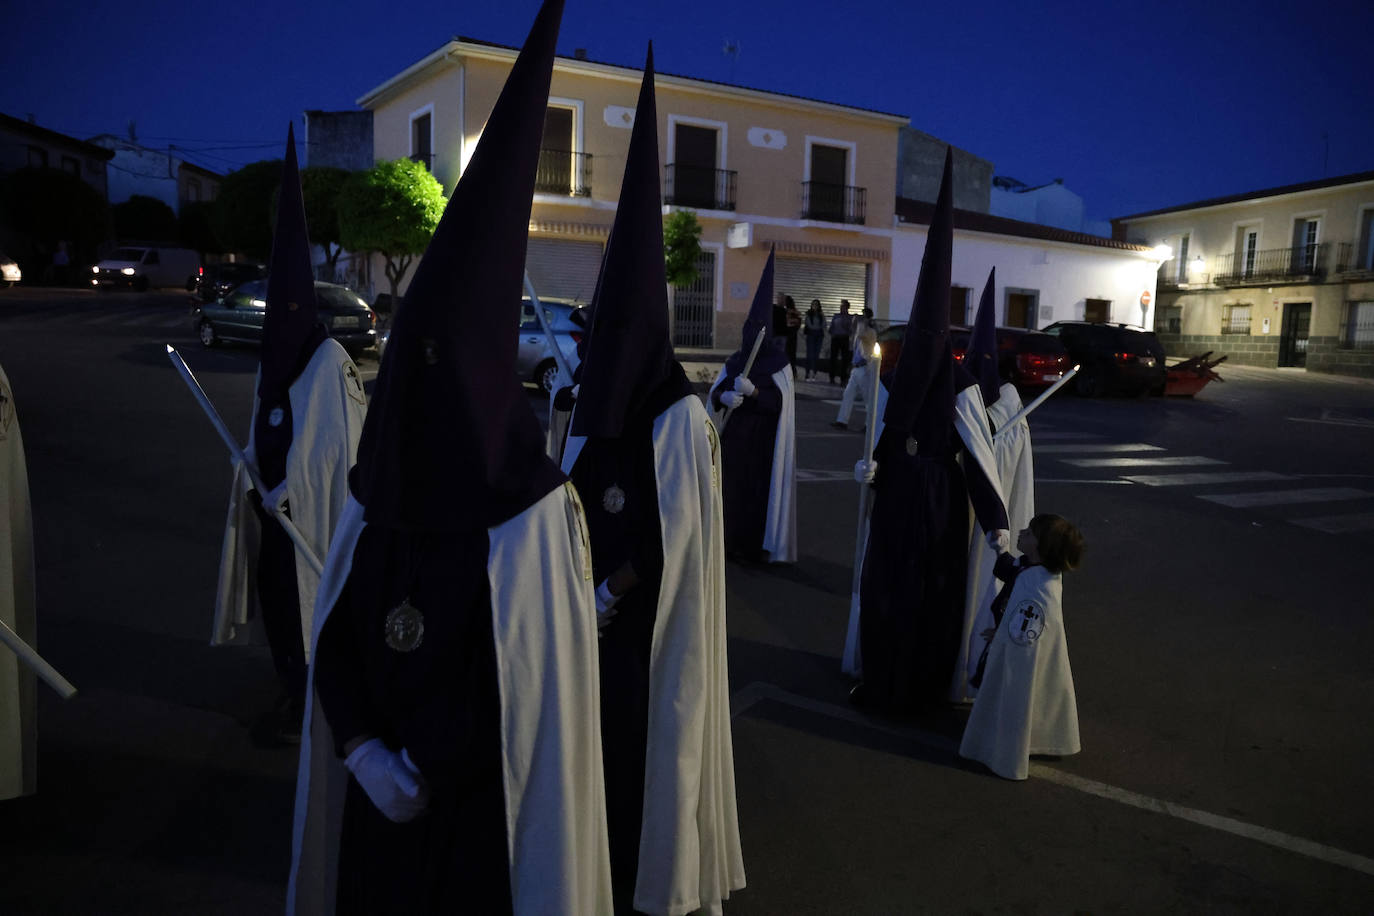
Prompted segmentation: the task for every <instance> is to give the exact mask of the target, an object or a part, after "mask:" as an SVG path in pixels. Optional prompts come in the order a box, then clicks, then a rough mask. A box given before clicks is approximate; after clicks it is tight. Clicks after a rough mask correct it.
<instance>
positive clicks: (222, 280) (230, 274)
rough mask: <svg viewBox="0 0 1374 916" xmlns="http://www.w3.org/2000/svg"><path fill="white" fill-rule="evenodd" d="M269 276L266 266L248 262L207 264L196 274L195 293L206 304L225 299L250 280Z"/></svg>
mask: <svg viewBox="0 0 1374 916" xmlns="http://www.w3.org/2000/svg"><path fill="white" fill-rule="evenodd" d="M266 276H267V265H266V264H252V263H249V262H246V261H239V262H231V261H225V262H223V263H221V264H206V265H205V266H204V267H202V268H200V269H199V270H198V271H197V273H196V278H195V281H196V284H195V285H196V288H195V292H196V294H197V295H198V296H200V298H201V299H202V300H203V301H205V302H214V301H215V300H216V299H223V298H224V297H225V296H227V295H228V294H229V293H230V292H231V291H232V290H233V289H234V288H235V287H236V286H238V285H239V284H241V283H247V282H248V281H249V280H261V279H262V278H263V277H266Z"/></svg>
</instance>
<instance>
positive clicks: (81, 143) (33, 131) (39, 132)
mask: <svg viewBox="0 0 1374 916" xmlns="http://www.w3.org/2000/svg"><path fill="white" fill-rule="evenodd" d="M0 127H6V128H9V129H10V130H13V131H16V132H21V133H27V134H29V135H30V136H33V137H37V138H39V139H40V140H46V141H48V142H49V143H65V144H67V145H68V146H74V147H76V148H78V149H80V150H82V151H83V152H85V154H86V155H87V156H94V157H95V158H98V159H104V160H105V161H106V162H109V161H110V160H111V159H113V158H114V152H113V151H112V150H107V149H105V147H103V146H96V145H95V144H94V143H87V142H86V141H85V140H78V139H76V138H75V137H71V136H68V135H67V134H64V133H61V132H59V131H55V130H49V129H48V128H46V127H39V126H38V125H37V124H31V123H30V122H28V121H24V120H21V119H20V118H13V117H10V116H9V115H7V114H0Z"/></svg>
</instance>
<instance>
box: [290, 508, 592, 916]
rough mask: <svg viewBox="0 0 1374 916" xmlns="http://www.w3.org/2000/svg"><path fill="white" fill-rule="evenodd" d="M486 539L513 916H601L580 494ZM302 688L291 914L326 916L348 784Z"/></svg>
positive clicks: (343, 569)
mask: <svg viewBox="0 0 1374 916" xmlns="http://www.w3.org/2000/svg"><path fill="white" fill-rule="evenodd" d="M363 511H364V510H363V507H362V506H361V505H359V504H358V503H357V502H356V501H354V500H353V499H351V498H350V499H349V500H348V505H347V507H346V509H345V513H344V516H343V518H342V519H341V521H340V524H339V528H338V531H337V533H336V536H335V539H334V544H333V546H332V547H331V549H330V552H329V559H328V561H327V562H326V563H325V574H324V578H323V579H322V580H321V583H320V589H319V593H318V596H317V599H316V606H315V614H314V635H313V639H312V643H313V640H316V639H318V638H319V633H320V631H321V629H322V628H323V627H324V622H325V620H326V619H327V618H328V616H329V613H330V611H331V610H332V609H333V607H334V605H335V603H337V601H338V599H339V595H340V594H341V593H342V591H343V587H344V583H345V582H346V580H347V579H348V574H349V570H350V569H351V568H352V564H353V552H354V549H355V548H356V546H357V543H358V538H359V536H360V535H361V534H362V530H363V528H364V527H365V524H366V523H365V522H364V520H363ZM488 535H489V538H490V550H489V552H488V555H487V575H488V581H489V582H490V585H491V610H492V632H493V636H494V639H495V649H496V670H497V678H498V682H499V683H498V689H499V693H500V699H501V766H502V775H503V780H504V783H505V795H506V838H507V843H508V848H507V854H508V857H509V862H510V882H511V901H512V904H513V912H514V913H515V914H516V916H532V914H566V916H581V914H583V913H588V914H593V913H595V914H600V913H610V912H611V909H612V902H611V865H610V853H609V849H608V846H607V840H606V796H605V787H604V783H603V781H602V779H603V776H602V765H601V724H600V704H601V701H600V694H599V685H600V679H599V677H598V673H597V644H596V612H595V606H596V604H595V598H594V597H593V589H594V588H595V585H594V583H593V582H592V572H591V570H592V565H591V564H592V561H591V550H590V545H589V543H588V540H587V529H586V523H585V521H584V518H583V514H582V506H581V503H579V501H578V498H577V493H576V491H575V490H574V489H573V487H572V485H571V484H564V485H563V486H561V487H558V488H556V489H554V490H552V491H550V492H549V493H548V494H547V495H545V496H544V497H543V498H542V499H540V500H539V501H538V502H537V503H535V504H534V505H533V506H531V507H530V508H528V509H526V510H525V511H524V512H522V513H521V514H519V515H517V516H515V517H514V518H512V519H509V520H508V521H506V522H503V523H502V524H500V525H498V526H496V527H494V528H491V529H488ZM532 571H538V572H537V573H536V574H531V573H532ZM310 679H311V683H310V689H309V695H310V697H311V702H310V704H309V706H308V707H307V709H306V716H305V727H304V733H305V734H306V735H308V736H309V740H308V741H305V742H303V743H302V745H301V756H300V768H299V770H298V774H297V779H296V814H295V826H294V831H293V836H292V856H291V876H290V884H289V886H288V890H287V912H288V914H300V916H324V914H332V913H333V912H334V911H335V891H336V888H337V881H338V841H339V827H340V823H341V821H342V814H343V798H344V791H345V788H346V786H347V783H348V772H347V770H345V769H344V766H343V763H342V761H340V760H339V759H338V758H337V757H336V756H335V755H334V741H333V737H332V735H331V734H330V731H329V725H328V722H327V721H326V719H325V717H324V714H323V712H322V711H321V709H320V705H319V698H318V697H317V696H316V695H315V691H314V666H311V668H310Z"/></svg>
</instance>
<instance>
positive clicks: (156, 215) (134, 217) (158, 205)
mask: <svg viewBox="0 0 1374 916" xmlns="http://www.w3.org/2000/svg"><path fill="white" fill-rule="evenodd" d="M110 218H111V219H112V220H113V221H114V231H115V237H116V238H119V239H124V240H129V241H132V240H134V239H138V240H139V241H145V242H166V241H171V240H172V239H174V238H176V234H177V215H176V213H174V212H172V208H171V207H169V206H167V205H166V204H165V203H163V202H162V201H160V200H158V199H157V198H156V197H149V196H147V195H146V194H135V195H134V196H132V197H130V198H129V199H128V200H126V201H124V203H122V204H115V205H114V206H113V207H111V208H110Z"/></svg>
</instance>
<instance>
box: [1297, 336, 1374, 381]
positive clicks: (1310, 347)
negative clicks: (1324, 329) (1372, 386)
mask: <svg viewBox="0 0 1374 916" xmlns="http://www.w3.org/2000/svg"><path fill="white" fill-rule="evenodd" d="M1307 369H1308V371H1309V372H1330V373H1332V374H1333V375H1355V376H1360V377H1363V378H1374V350H1353V349H1351V348H1350V347H1343V346H1341V339H1340V338H1339V337H1309V338H1307Z"/></svg>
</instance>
